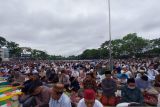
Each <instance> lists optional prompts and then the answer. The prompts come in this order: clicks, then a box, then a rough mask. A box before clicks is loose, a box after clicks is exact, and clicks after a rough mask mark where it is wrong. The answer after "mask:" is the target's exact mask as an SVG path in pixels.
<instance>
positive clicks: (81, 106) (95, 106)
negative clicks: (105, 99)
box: [77, 98, 103, 107]
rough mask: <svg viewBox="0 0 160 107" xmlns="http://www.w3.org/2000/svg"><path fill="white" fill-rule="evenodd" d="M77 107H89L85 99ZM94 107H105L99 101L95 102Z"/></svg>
mask: <svg viewBox="0 0 160 107" xmlns="http://www.w3.org/2000/svg"><path fill="white" fill-rule="evenodd" d="M77 107H87V106H86V104H85V101H84V98H83V99H81V100H80V101H79V103H78V105H77ZM93 107H103V105H102V104H101V103H100V102H99V101H98V100H95V103H94V105H93Z"/></svg>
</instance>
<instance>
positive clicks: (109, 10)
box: [108, 0, 112, 70]
mask: <svg viewBox="0 0 160 107" xmlns="http://www.w3.org/2000/svg"><path fill="white" fill-rule="evenodd" d="M108 17H109V20H108V21H109V24H108V25H109V26H108V28H109V29H108V30H109V65H110V70H112V49H111V39H112V38H111V35H112V34H111V9H110V0H108Z"/></svg>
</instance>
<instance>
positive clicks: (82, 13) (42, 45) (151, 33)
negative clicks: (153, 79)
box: [0, 0, 160, 56]
mask: <svg viewBox="0 0 160 107" xmlns="http://www.w3.org/2000/svg"><path fill="white" fill-rule="evenodd" d="M158 4H159V1H158V0H152V1H150V0H140V1H139V0H111V18H112V19H111V21H112V38H113V39H116V38H121V37H122V36H124V35H126V34H127V33H132V32H137V33H138V34H139V35H141V36H143V37H147V38H150V39H152V38H157V37H159V35H160V32H159V28H160V27H159V25H160V20H159V19H160V15H159V14H158V13H159V11H160V7H159V6H158ZM107 6H108V5H107V0H25V1H24V0H0V7H1V9H0V35H4V36H5V37H6V38H7V39H8V40H12V41H15V42H17V43H19V44H20V46H29V47H32V48H36V49H41V50H46V51H47V52H48V53H50V54H56V55H59V54H61V55H65V56H68V55H73V54H76V55H77V54H79V53H82V51H84V50H85V49H88V48H98V47H99V46H100V44H101V43H103V42H104V41H105V40H108V39H109V36H108V8H107Z"/></svg>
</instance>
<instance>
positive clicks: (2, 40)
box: [0, 36, 7, 48]
mask: <svg viewBox="0 0 160 107" xmlns="http://www.w3.org/2000/svg"><path fill="white" fill-rule="evenodd" d="M6 43H7V41H6V39H5V38H4V37H1V36H0V48H1V47H3V46H5V45H6Z"/></svg>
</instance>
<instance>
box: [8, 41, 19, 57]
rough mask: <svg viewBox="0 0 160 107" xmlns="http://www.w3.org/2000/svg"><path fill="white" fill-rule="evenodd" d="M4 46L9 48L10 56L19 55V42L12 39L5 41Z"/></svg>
mask: <svg viewBox="0 0 160 107" xmlns="http://www.w3.org/2000/svg"><path fill="white" fill-rule="evenodd" d="M6 47H7V48H8V49H9V54H10V57H19V56H20V54H21V52H22V50H21V48H20V47H19V44H17V43H15V42H12V41H10V42H7V45H6Z"/></svg>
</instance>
